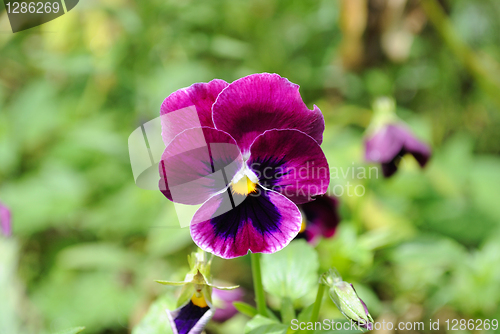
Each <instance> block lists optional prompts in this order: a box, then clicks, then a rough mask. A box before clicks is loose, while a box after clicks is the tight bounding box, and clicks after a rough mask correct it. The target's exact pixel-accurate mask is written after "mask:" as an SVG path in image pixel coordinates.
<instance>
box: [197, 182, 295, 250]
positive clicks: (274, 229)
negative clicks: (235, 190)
mask: <svg viewBox="0 0 500 334" xmlns="http://www.w3.org/2000/svg"><path fill="white" fill-rule="evenodd" d="M301 221H302V218H301V214H300V211H299V209H298V208H297V206H296V205H295V204H294V203H293V202H291V201H290V200H289V199H287V198H286V197H285V196H283V195H281V194H279V193H277V192H274V191H271V190H267V189H264V188H262V187H260V186H258V188H257V193H253V194H251V195H250V196H242V195H238V194H234V195H231V193H230V191H229V190H228V191H227V192H225V193H221V194H217V195H215V196H214V197H212V198H211V199H209V200H208V201H207V202H206V203H205V204H203V206H202V207H201V208H200V209H199V210H198V211H197V212H196V213H195V215H194V217H193V221H192V224H191V237H192V238H193V241H194V242H195V243H196V244H197V245H198V246H199V247H200V248H201V249H203V250H205V251H207V252H210V253H213V254H215V255H217V256H220V257H223V258H226V259H228V258H233V257H238V256H243V255H246V254H247V253H248V251H249V250H250V251H251V252H253V253H274V252H276V251H279V250H280V249H282V248H283V247H285V246H286V245H288V243H289V242H290V241H291V240H292V239H293V238H294V237H295V236H296V235H297V233H298V232H299V230H300V226H301Z"/></svg>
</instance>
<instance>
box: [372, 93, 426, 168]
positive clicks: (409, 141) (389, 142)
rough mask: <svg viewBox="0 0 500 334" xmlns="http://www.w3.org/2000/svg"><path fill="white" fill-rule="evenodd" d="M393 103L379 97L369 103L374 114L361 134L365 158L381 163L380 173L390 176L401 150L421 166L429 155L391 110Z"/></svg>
mask: <svg viewBox="0 0 500 334" xmlns="http://www.w3.org/2000/svg"><path fill="white" fill-rule="evenodd" d="M395 109H396V103H395V101H394V100H393V99H391V98H389V97H381V98H378V99H377V100H375V102H374V103H373V111H374V117H373V119H372V122H371V124H370V126H369V128H368V130H367V133H368V134H367V136H366V137H365V160H366V161H368V162H376V163H380V164H381V165H382V173H383V174H384V176H385V177H390V176H392V175H393V174H394V173H396V171H397V170H398V164H399V162H400V160H401V158H402V157H403V156H404V155H405V154H411V155H413V157H414V158H415V159H416V160H417V162H418V163H419V165H420V166H421V167H422V168H423V167H425V165H426V164H427V161H429V158H430V157H431V149H430V147H429V145H427V144H425V143H424V142H422V141H420V140H418V139H417V138H416V137H415V136H414V135H413V133H412V131H411V130H410V129H409V128H408V126H407V125H406V124H405V123H404V122H403V121H402V120H400V119H399V118H398V117H397V116H396V113H395Z"/></svg>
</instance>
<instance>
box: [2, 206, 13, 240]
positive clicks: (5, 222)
mask: <svg viewBox="0 0 500 334" xmlns="http://www.w3.org/2000/svg"><path fill="white" fill-rule="evenodd" d="M1 234H3V235H5V236H7V237H8V236H10V234H11V218H10V210H9V209H8V208H7V207H6V206H5V205H3V204H2V203H0V235H1Z"/></svg>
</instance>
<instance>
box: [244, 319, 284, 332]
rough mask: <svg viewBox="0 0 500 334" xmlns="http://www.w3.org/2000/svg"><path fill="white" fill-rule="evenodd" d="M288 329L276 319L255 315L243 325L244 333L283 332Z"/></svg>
mask: <svg viewBox="0 0 500 334" xmlns="http://www.w3.org/2000/svg"><path fill="white" fill-rule="evenodd" d="M287 329H288V326H287V325H283V324H282V323H279V322H278V321H276V320H271V319H269V318H266V317H263V316H261V315H256V316H255V317H254V318H253V319H252V320H250V321H249V322H248V323H247V325H246V326H245V334H284V333H286V331H287Z"/></svg>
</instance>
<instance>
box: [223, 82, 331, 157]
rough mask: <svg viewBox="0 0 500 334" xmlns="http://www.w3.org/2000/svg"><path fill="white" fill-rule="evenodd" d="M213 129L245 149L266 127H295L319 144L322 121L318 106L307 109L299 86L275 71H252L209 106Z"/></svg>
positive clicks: (322, 129)
mask: <svg viewBox="0 0 500 334" xmlns="http://www.w3.org/2000/svg"><path fill="white" fill-rule="evenodd" d="M213 120H214V124H215V126H216V128H217V129H221V130H224V131H226V132H227V133H229V134H230V135H231V136H233V137H234V139H236V141H237V142H238V145H239V146H240V148H241V150H242V152H246V151H247V150H248V149H249V148H250V145H251V144H252V142H253V141H254V139H255V138H256V137H257V136H259V135H260V134H262V133H263V132H264V131H266V130H271V129H298V130H300V131H302V132H304V133H306V134H308V135H309V136H311V137H312V138H314V140H316V142H317V143H318V144H321V141H322V139H323V131H324V129H325V122H324V119H323V115H322V114H321V111H320V110H319V109H318V107H316V106H314V109H313V110H309V109H308V108H307V106H306V105H305V104H304V102H303V101H302V98H301V96H300V94H299V86H298V85H296V84H293V83H291V82H290V81H288V79H286V78H282V77H280V76H279V75H277V74H269V73H262V74H252V75H249V76H247V77H244V78H241V79H238V80H236V81H234V82H233V83H231V84H230V85H229V86H227V88H226V89H224V90H223V91H222V92H221V93H220V94H219V97H218V98H217V101H216V102H215V103H214V105H213Z"/></svg>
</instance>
